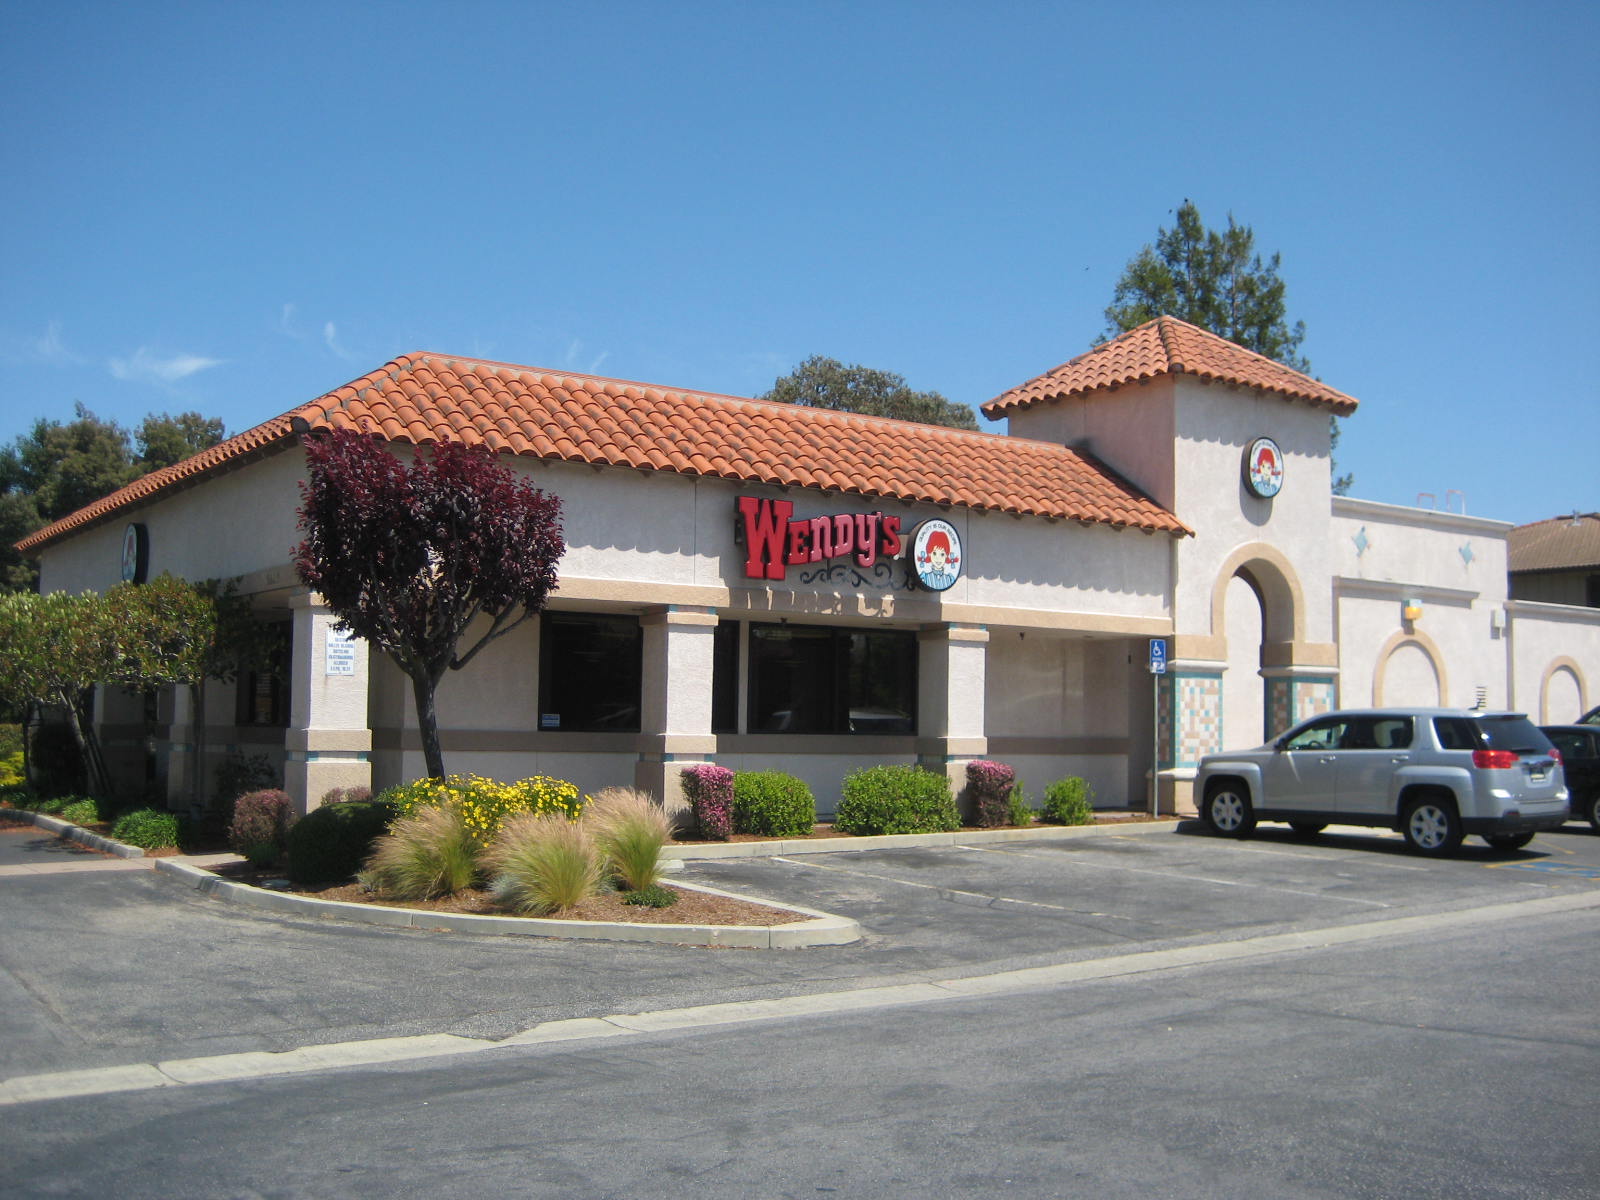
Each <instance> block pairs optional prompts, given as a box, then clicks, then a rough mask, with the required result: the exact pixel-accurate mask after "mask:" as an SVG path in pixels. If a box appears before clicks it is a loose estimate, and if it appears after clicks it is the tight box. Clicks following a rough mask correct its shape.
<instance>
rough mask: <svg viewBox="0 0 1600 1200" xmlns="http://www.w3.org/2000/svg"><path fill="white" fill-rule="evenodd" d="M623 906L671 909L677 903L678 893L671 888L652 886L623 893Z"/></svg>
mask: <svg viewBox="0 0 1600 1200" xmlns="http://www.w3.org/2000/svg"><path fill="white" fill-rule="evenodd" d="M622 902H623V903H624V904H637V905H638V906H639V907H641V908H671V907H672V906H673V905H674V904H676V903H677V902H678V893H677V892H675V891H673V890H672V889H671V888H664V887H662V886H661V885H660V884H654V885H652V886H650V887H647V888H640V889H638V890H637V891H633V892H624V893H623V896H622Z"/></svg>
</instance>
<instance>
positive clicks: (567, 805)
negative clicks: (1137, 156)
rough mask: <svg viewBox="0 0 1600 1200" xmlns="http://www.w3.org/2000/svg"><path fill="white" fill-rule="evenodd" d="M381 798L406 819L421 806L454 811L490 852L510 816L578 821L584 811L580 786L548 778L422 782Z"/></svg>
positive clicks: (459, 778)
mask: <svg viewBox="0 0 1600 1200" xmlns="http://www.w3.org/2000/svg"><path fill="white" fill-rule="evenodd" d="M378 799H380V800H386V801H388V802H389V803H391V804H393V805H394V806H395V808H397V809H398V810H399V812H400V815H401V816H402V817H406V816H410V815H411V814H412V813H414V812H416V811H418V810H419V809H423V808H446V809H450V810H451V811H452V812H455V813H457V814H459V815H460V817H461V821H462V824H463V825H465V826H466V828H467V832H468V833H470V834H471V835H472V840H473V841H474V842H476V843H477V845H478V847H479V849H484V848H487V847H488V845H489V843H491V842H492V841H494V839H495V835H496V834H498V833H499V832H500V827H501V826H502V825H504V824H505V823H506V821H507V820H509V819H510V818H511V817H515V816H518V815H520V814H523V813H530V814H533V815H535V816H537V815H539V814H540V813H555V814H557V815H559V816H564V817H566V818H568V819H569V820H573V821H575V820H577V819H578V817H579V815H580V814H581V813H582V812H583V796H582V794H581V793H580V792H579V791H578V785H577V784H574V783H568V782H567V781H566V780H564V779H552V778H550V777H549V776H547V775H533V776H530V777H529V778H527V779H519V780H517V781H516V782H515V783H501V782H500V781H499V780H497V779H486V778H484V777H483V776H482V775H471V774H468V775H447V776H446V777H445V778H443V779H432V778H429V779H418V780H416V781H415V782H413V783H408V784H405V785H403V786H401V787H393V788H389V789H387V790H386V791H384V792H383V793H382V794H381V795H379V797H378Z"/></svg>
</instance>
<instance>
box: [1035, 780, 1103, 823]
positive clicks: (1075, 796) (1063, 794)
mask: <svg viewBox="0 0 1600 1200" xmlns="http://www.w3.org/2000/svg"><path fill="white" fill-rule="evenodd" d="M1093 800H1094V789H1093V788H1091V787H1090V786H1089V782H1088V780H1086V779H1080V778H1078V777H1077V776H1076V775H1073V776H1069V777H1068V778H1066V779H1058V780H1056V781H1055V782H1054V783H1052V784H1051V785H1050V786H1049V787H1047V788H1045V790H1044V812H1043V813H1042V814H1041V815H1042V816H1043V818H1044V820H1046V821H1053V822H1054V823H1055V824H1057V825H1090V824H1093V822H1094V804H1093Z"/></svg>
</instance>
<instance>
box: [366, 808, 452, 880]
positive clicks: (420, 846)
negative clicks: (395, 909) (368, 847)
mask: <svg viewBox="0 0 1600 1200" xmlns="http://www.w3.org/2000/svg"><path fill="white" fill-rule="evenodd" d="M477 874H478V851H477V846H476V844H475V843H474V842H473V840H472V835H471V834H470V833H468V831H467V827H466V825H465V823H464V822H463V821H462V820H461V814H460V813H457V812H452V811H451V810H449V809H445V808H422V809H418V810H417V811H416V813H414V814H413V815H411V816H409V817H399V818H397V819H396V820H395V822H394V824H393V825H391V826H390V827H389V832H388V833H386V834H384V835H383V837H381V838H379V839H378V841H377V844H376V845H375V846H374V847H373V851H372V857H371V858H369V859H367V865H366V867H365V868H364V869H363V870H362V871H361V874H360V879H361V882H362V883H364V884H366V885H367V886H368V887H370V888H372V890H373V891H376V892H381V893H383V894H384V895H387V896H393V897H395V898H396V899H400V900H432V899H435V898H437V897H439V896H449V895H451V894H453V893H455V892H459V891H461V890H462V889H463V888H467V887H471V886H472V881H473V880H474V879H475V878H476V877H477Z"/></svg>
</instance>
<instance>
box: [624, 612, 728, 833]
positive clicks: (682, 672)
mask: <svg viewBox="0 0 1600 1200" xmlns="http://www.w3.org/2000/svg"><path fill="white" fill-rule="evenodd" d="M639 623H640V625H641V627H642V629H643V634H644V664H643V668H644V669H643V672H642V680H641V685H640V686H641V690H642V692H643V696H642V697H641V711H640V733H639V761H638V763H637V765H636V766H635V767H634V772H633V785H634V787H636V788H638V789H639V790H640V791H644V792H649V793H650V794H651V795H652V796H654V797H656V799H657V800H659V801H660V803H661V806H662V808H663V809H664V810H665V811H666V813H667V815H668V816H669V817H671V818H672V819H673V820H674V821H676V822H678V823H679V824H683V823H684V822H686V821H687V820H688V816H687V812H688V802H687V801H686V800H685V799H684V797H683V786H682V781H681V779H680V775H681V774H682V772H683V769H684V768H685V767H688V766H693V765H695V764H697V763H704V762H710V761H711V755H712V753H713V752H714V751H715V750H716V748H717V739H716V737H715V736H714V735H713V734H712V732H711V683H712V674H713V664H714V662H715V657H716V656H715V648H716V632H717V614H716V610H714V609H710V608H693V607H687V606H680V605H669V606H667V607H665V608H660V609H655V610H652V611H650V612H647V613H645V615H644V616H643V617H641V618H640V622H639Z"/></svg>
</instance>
